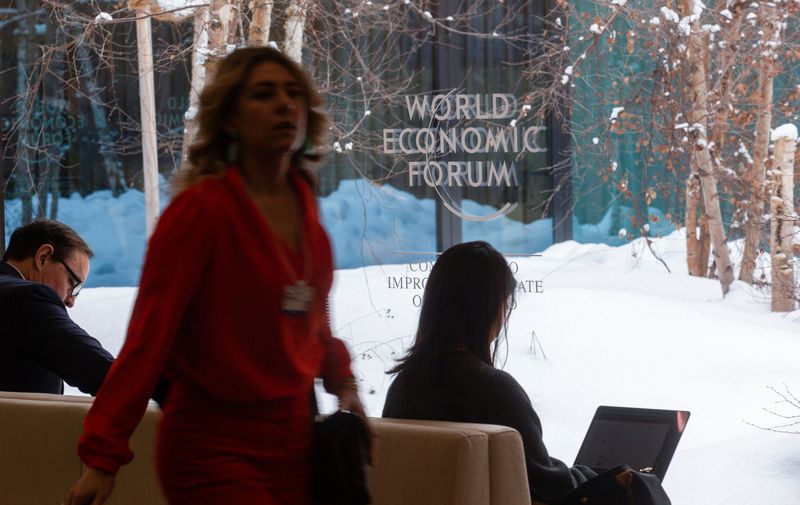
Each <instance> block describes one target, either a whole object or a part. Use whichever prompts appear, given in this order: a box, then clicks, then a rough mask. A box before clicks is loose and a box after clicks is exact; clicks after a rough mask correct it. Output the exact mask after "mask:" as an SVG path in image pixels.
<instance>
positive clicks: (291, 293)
mask: <svg viewBox="0 0 800 505" xmlns="http://www.w3.org/2000/svg"><path fill="white" fill-rule="evenodd" d="M315 291H316V290H315V289H314V287H313V286H309V285H307V284H306V283H305V281H297V282H295V283H294V284H290V285H288V286H284V288H283V299H282V300H281V309H283V311H284V312H286V313H287V314H291V315H293V316H302V315H304V314H305V313H306V312H308V310H309V309H310V308H311V303H312V302H313V301H314V293H315Z"/></svg>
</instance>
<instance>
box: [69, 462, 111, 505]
mask: <svg viewBox="0 0 800 505" xmlns="http://www.w3.org/2000/svg"><path fill="white" fill-rule="evenodd" d="M114 480H115V477H114V476H113V475H111V474H110V473H106V472H104V471H102V470H98V469H96V468H92V467H90V466H86V465H84V466H83V473H81V476H80V478H79V479H78V481H77V482H75V484H73V485H72V487H71V488H70V490H69V496H68V497H67V501H66V502H65V505H102V504H103V503H105V501H106V500H107V499H108V495H110V494H111V490H112V489H114Z"/></svg>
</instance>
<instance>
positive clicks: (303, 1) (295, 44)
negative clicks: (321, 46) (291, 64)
mask: <svg viewBox="0 0 800 505" xmlns="http://www.w3.org/2000/svg"><path fill="white" fill-rule="evenodd" d="M307 10H308V2H307V0H291V2H290V3H289V6H288V7H287V8H286V23H285V24H284V28H285V32H286V39H285V40H284V42H283V51H284V52H285V53H286V55H287V56H288V57H289V58H291V59H293V60H294V61H296V62H298V63H302V62H303V32H304V31H305V29H306V11H307Z"/></svg>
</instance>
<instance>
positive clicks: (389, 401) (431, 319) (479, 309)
mask: <svg viewBox="0 0 800 505" xmlns="http://www.w3.org/2000/svg"><path fill="white" fill-rule="evenodd" d="M515 288H516V281H515V280H514V276H513V274H512V272H511V269H510V268H509V266H508V264H507V263H506V261H505V258H503V256H502V255H501V254H500V253H499V252H497V251H496V250H495V249H494V248H493V247H492V246H491V245H489V244H487V243H486V242H468V243H464V244H459V245H456V246H454V247H451V248H450V249H448V250H447V251H445V252H444V253H443V254H442V255H441V257H440V258H439V259H438V260H437V261H436V264H435V265H434V266H433V269H431V273H430V277H429V278H428V283H427V286H426V288H425V295H424V298H423V302H422V310H421V313H420V320H419V326H418V329H417V335H416V339H415V341H414V345H413V346H412V347H411V349H410V350H409V352H408V354H407V355H406V356H405V357H404V358H402V359H401V360H400V363H399V364H398V365H397V366H396V367H395V368H394V369H392V370H390V371H389V373H397V377H396V378H395V380H394V382H393V383H392V385H391V386H390V387H389V392H388V394H387V396H386V403H385V405H384V408H383V416H384V417H393V418H404V419H428V420H437V421H454V422H470V423H483V424H498V425H502V426H509V427H511V428H514V429H515V430H517V431H518V432H519V433H520V435H521V436H522V442H523V446H524V449H525V463H526V467H527V473H528V483H529V485H530V491H531V497H532V499H533V500H534V501H539V502H545V503H570V497H571V495H572V494H574V493H571V492H572V491H573V490H575V489H576V488H577V487H578V486H581V484H584V483H587V481H588V480H590V479H591V478H592V477H595V475H596V474H595V473H594V472H593V471H592V470H591V469H589V468H587V467H582V466H574V467H569V466H567V465H566V464H564V463H563V462H561V461H559V460H557V459H555V458H552V457H550V455H549V454H548V452H547V448H546V447H545V445H544V441H543V440H542V424H541V422H540V421H539V417H538V416H537V415H536V412H535V411H534V410H533V407H532V406H531V401H530V399H529V398H528V396H527V394H525V391H524V390H523V389H522V386H520V385H519V383H518V382H517V381H516V380H514V378H513V377H512V376H511V375H509V374H508V373H506V372H504V371H502V370H498V369H496V368H495V367H494V360H495V353H496V350H497V345H496V344H497V340H498V337H500V334H501V332H503V328H504V327H505V322H506V320H507V319H508V317H509V314H510V312H511V308H512V307H513V306H514V293H515ZM493 349H494V350H493ZM588 486H591V483H589V484H585V485H584V486H582V488H586V487H588ZM656 486H657V487H658V490H657V493H656V494H663V490H661V489H660V485H658V484H656ZM663 498H664V499H666V502H664V501H663V500H662V501H657V500H656V501H653V500H643V502H644V503H669V500H668V498H666V494H663ZM603 503H606V502H605V501H604V502H603Z"/></svg>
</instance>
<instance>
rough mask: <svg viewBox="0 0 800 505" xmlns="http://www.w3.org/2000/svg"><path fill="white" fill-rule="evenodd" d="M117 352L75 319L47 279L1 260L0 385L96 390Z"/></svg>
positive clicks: (42, 390) (16, 388) (24, 389)
mask: <svg viewBox="0 0 800 505" xmlns="http://www.w3.org/2000/svg"><path fill="white" fill-rule="evenodd" d="M113 361H114V357H113V356H112V355H111V354H110V353H109V352H108V351H106V350H105V349H103V346H102V345H100V342H98V341H97V340H96V339H94V338H92V337H90V336H89V335H88V334H87V333H86V332H85V331H84V330H83V329H82V328H81V327H80V326H78V325H77V324H75V322H74V321H73V320H72V319H70V317H69V315H68V314H67V308H66V307H65V306H64V302H63V301H62V300H61V299H60V298H59V297H58V294H56V292H55V291H54V290H53V289H52V288H50V287H49V286H47V285H45V284H41V283H38V282H31V281H26V280H24V279H23V278H22V276H21V275H20V274H19V272H18V271H17V270H16V269H15V268H14V267H12V266H11V265H9V264H8V263H4V262H0V390H3V391H20V392H34V393H54V394H62V393H63V392H64V382H65V381H66V382H67V384H69V385H70V386H73V387H76V388H78V389H80V390H81V391H83V392H84V393H87V394H90V395H95V394H96V393H97V390H98V389H100V385H101V384H102V383H103V379H104V378H105V376H106V373H107V372H108V369H109V368H110V367H111V363H112V362H113Z"/></svg>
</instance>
